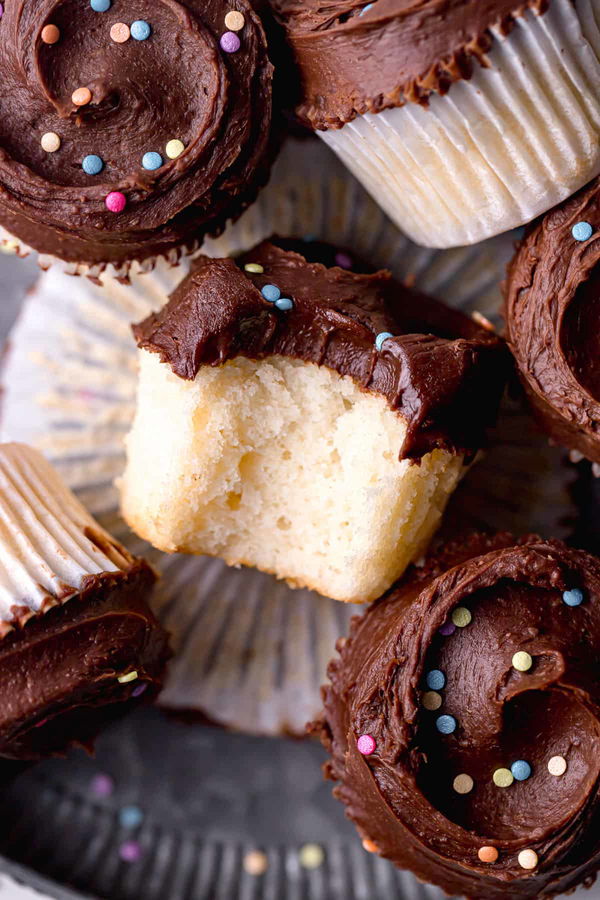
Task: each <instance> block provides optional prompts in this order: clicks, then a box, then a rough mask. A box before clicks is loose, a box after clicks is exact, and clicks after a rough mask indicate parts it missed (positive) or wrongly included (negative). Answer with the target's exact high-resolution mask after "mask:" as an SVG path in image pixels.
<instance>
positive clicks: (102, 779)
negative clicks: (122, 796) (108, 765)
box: [90, 773, 115, 797]
mask: <svg viewBox="0 0 600 900" xmlns="http://www.w3.org/2000/svg"><path fill="white" fill-rule="evenodd" d="M90 789H91V791H92V794H95V795H96V797H110V795H111V794H112V792H113V791H114V789H115V783H114V781H113V780H112V778H111V777H110V775H104V774H103V773H100V774H99V775H94V777H93V778H92V780H91V782H90Z"/></svg>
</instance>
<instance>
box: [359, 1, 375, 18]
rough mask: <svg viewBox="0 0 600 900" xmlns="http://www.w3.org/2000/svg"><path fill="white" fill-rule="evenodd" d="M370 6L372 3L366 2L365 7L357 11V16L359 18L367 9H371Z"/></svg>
mask: <svg viewBox="0 0 600 900" xmlns="http://www.w3.org/2000/svg"><path fill="white" fill-rule="evenodd" d="M372 6H373V4H372V3H367V5H366V6H365V7H363V8H362V9H361V11H360V12H359V14H358V17H359V18H360V17H361V16H364V14H365V13H366V12H369V10H370V9H371V7H372Z"/></svg>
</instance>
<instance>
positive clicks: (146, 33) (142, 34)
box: [131, 19, 152, 41]
mask: <svg viewBox="0 0 600 900" xmlns="http://www.w3.org/2000/svg"><path fill="white" fill-rule="evenodd" d="M151 34H152V28H151V27H150V25H149V24H148V22H145V21H144V20H143V19H136V21H135V22H132V23H131V37H132V38H134V40H136V41H146V40H148V38H149V37H150V35H151Z"/></svg>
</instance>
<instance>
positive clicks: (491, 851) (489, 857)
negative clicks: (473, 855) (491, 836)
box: [477, 847, 498, 863]
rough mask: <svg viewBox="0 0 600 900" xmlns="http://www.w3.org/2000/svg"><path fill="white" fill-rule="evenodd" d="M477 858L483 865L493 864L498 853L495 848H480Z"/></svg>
mask: <svg viewBox="0 0 600 900" xmlns="http://www.w3.org/2000/svg"><path fill="white" fill-rule="evenodd" d="M477 856H478V857H479V859H480V860H481V862H484V863H495V862H496V860H497V859H498V851H497V850H496V848H495V847H480V848H479V850H478V851H477Z"/></svg>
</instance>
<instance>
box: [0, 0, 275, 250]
mask: <svg viewBox="0 0 600 900" xmlns="http://www.w3.org/2000/svg"><path fill="white" fill-rule="evenodd" d="M0 62H1V68H2V79H3V90H2V94H1V96H0V225H1V226H3V227H4V229H6V231H7V232H8V233H9V234H10V235H12V238H11V241H12V244H13V245H14V246H15V247H18V246H19V245H20V244H24V245H27V246H30V247H33V248H34V249H36V250H38V251H39V252H40V253H43V254H48V255H50V256H52V257H59V258H61V259H63V260H67V261H70V262H75V263H86V264H99V265H103V264H106V263H113V264H114V265H115V266H117V267H122V266H123V265H124V264H125V263H126V262H129V261H131V260H147V259H150V258H152V257H155V256H157V255H159V254H168V253H172V254H176V253H177V252H178V251H177V248H178V247H179V246H180V245H185V246H188V247H193V246H196V245H197V244H198V242H199V240H200V239H201V237H202V236H203V235H204V234H215V233H218V232H219V231H220V230H221V229H222V228H223V226H224V225H225V223H226V222H227V221H228V220H229V219H231V218H235V217H237V216H238V215H239V214H240V213H241V212H242V210H243V209H244V208H245V207H246V206H247V205H248V204H249V203H250V202H252V200H253V199H254V197H255V195H256V192H257V190H258V188H259V187H260V186H261V185H262V183H263V182H264V181H265V180H266V178H267V174H268V165H269V163H268V160H267V156H270V154H269V153H268V150H267V148H268V144H269V132H270V122H271V75H272V67H271V64H270V62H269V60H268V57H267V48H266V41H265V36H264V32H263V29H262V26H261V24H260V21H259V19H258V17H257V16H256V14H255V13H254V12H253V10H252V7H251V5H250V3H248V2H246V0H231V2H230V0H227V2H222V0H210V2H199V0H188V2H186V3H180V2H171V0H169V2H154V0H136V2H135V3H123V2H121V0H79V2H75V0H53V2H39V0H15V2H10V3H4V4H3V14H2V15H1V18H0Z"/></svg>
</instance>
